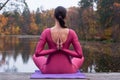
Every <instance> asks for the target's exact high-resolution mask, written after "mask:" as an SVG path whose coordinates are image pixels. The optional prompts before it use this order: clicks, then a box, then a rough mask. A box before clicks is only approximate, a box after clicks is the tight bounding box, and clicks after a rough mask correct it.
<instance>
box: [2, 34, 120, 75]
mask: <svg viewBox="0 0 120 80" xmlns="http://www.w3.org/2000/svg"><path fill="white" fill-rule="evenodd" d="M38 39H39V36H36V35H23V36H21V35H19V36H18V35H10V36H0V72H34V70H36V69H38V68H37V67H36V66H35V64H34V63H33V60H32V55H33V53H34V50H35V47H36V43H37V42H38ZM81 45H82V47H83V53H84V56H85V62H84V64H83V66H82V68H81V69H80V70H81V71H83V72H93V73H94V72H120V67H119V66H120V60H119V59H120V54H119V53H120V43H111V42H105V41H102V42H100V41H87V42H86V41H81Z"/></svg>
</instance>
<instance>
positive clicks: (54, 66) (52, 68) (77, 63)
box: [33, 54, 84, 73]
mask: <svg viewBox="0 0 120 80" xmlns="http://www.w3.org/2000/svg"><path fill="white" fill-rule="evenodd" d="M53 60H54V61H53V62H51V63H50V65H49V64H46V62H47V57H45V56H40V57H36V56H35V54H34V55H33V61H34V63H35V64H36V66H37V67H38V68H39V69H40V70H41V72H42V73H75V72H77V71H78V70H79V69H80V67H81V66H82V64H83V62H84V57H82V58H72V59H71V63H72V64H71V63H70V62H68V60H67V61H65V60H64V59H61V60H62V61H59V63H58V62H56V61H57V60H58V58H56V59H53ZM60 62H62V64H61V63H60ZM59 64H61V65H59Z"/></svg>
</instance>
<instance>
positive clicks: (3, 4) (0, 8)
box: [0, 0, 10, 10]
mask: <svg viewBox="0 0 120 80" xmlns="http://www.w3.org/2000/svg"><path fill="white" fill-rule="evenodd" d="M9 1H10V0H7V1H6V2H5V3H0V10H2V8H3V7H5V5H6V4H7V3H8V2H9Z"/></svg>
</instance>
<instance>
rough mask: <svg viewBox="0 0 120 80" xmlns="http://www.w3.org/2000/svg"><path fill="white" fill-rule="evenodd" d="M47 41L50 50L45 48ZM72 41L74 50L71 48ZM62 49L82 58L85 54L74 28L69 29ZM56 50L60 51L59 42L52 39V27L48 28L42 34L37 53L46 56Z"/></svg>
mask: <svg viewBox="0 0 120 80" xmlns="http://www.w3.org/2000/svg"><path fill="white" fill-rule="evenodd" d="M46 42H47V43H48V47H49V49H48V50H44V46H45V44H46ZM71 43H72V45H73V47H74V50H70V49H69V47H70V44H71ZM61 50H62V51H63V52H65V53H67V54H68V55H70V56H72V57H77V58H81V57H82V56H83V53H82V48H81V45H80V43H79V41H78V37H77V35H76V33H75V32H74V30H72V29H69V33H68V36H67V39H66V41H65V42H64V43H63V48H62V49H61ZM56 51H58V49H57V44H56V43H55V42H54V41H53V40H52V37H51V31H50V28H47V29H45V30H44V31H43V32H42V34H41V36H40V39H39V42H38V44H37V47H36V50H35V54H36V56H45V55H51V54H52V53H54V52H56Z"/></svg>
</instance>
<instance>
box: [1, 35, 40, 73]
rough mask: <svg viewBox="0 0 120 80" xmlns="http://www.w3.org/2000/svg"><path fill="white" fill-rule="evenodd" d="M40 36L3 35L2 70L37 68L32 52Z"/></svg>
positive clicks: (31, 70) (14, 70)
mask: <svg viewBox="0 0 120 80" xmlns="http://www.w3.org/2000/svg"><path fill="white" fill-rule="evenodd" d="M37 41H38V36H36V37H32V36H26V37H22V36H1V37H0V44H1V45H0V72H33V71H34V70H35V69H37V68H36V66H35V65H34V63H33V61H32V58H31V56H32V54H33V53H34V49H35V46H36V42H37Z"/></svg>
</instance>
